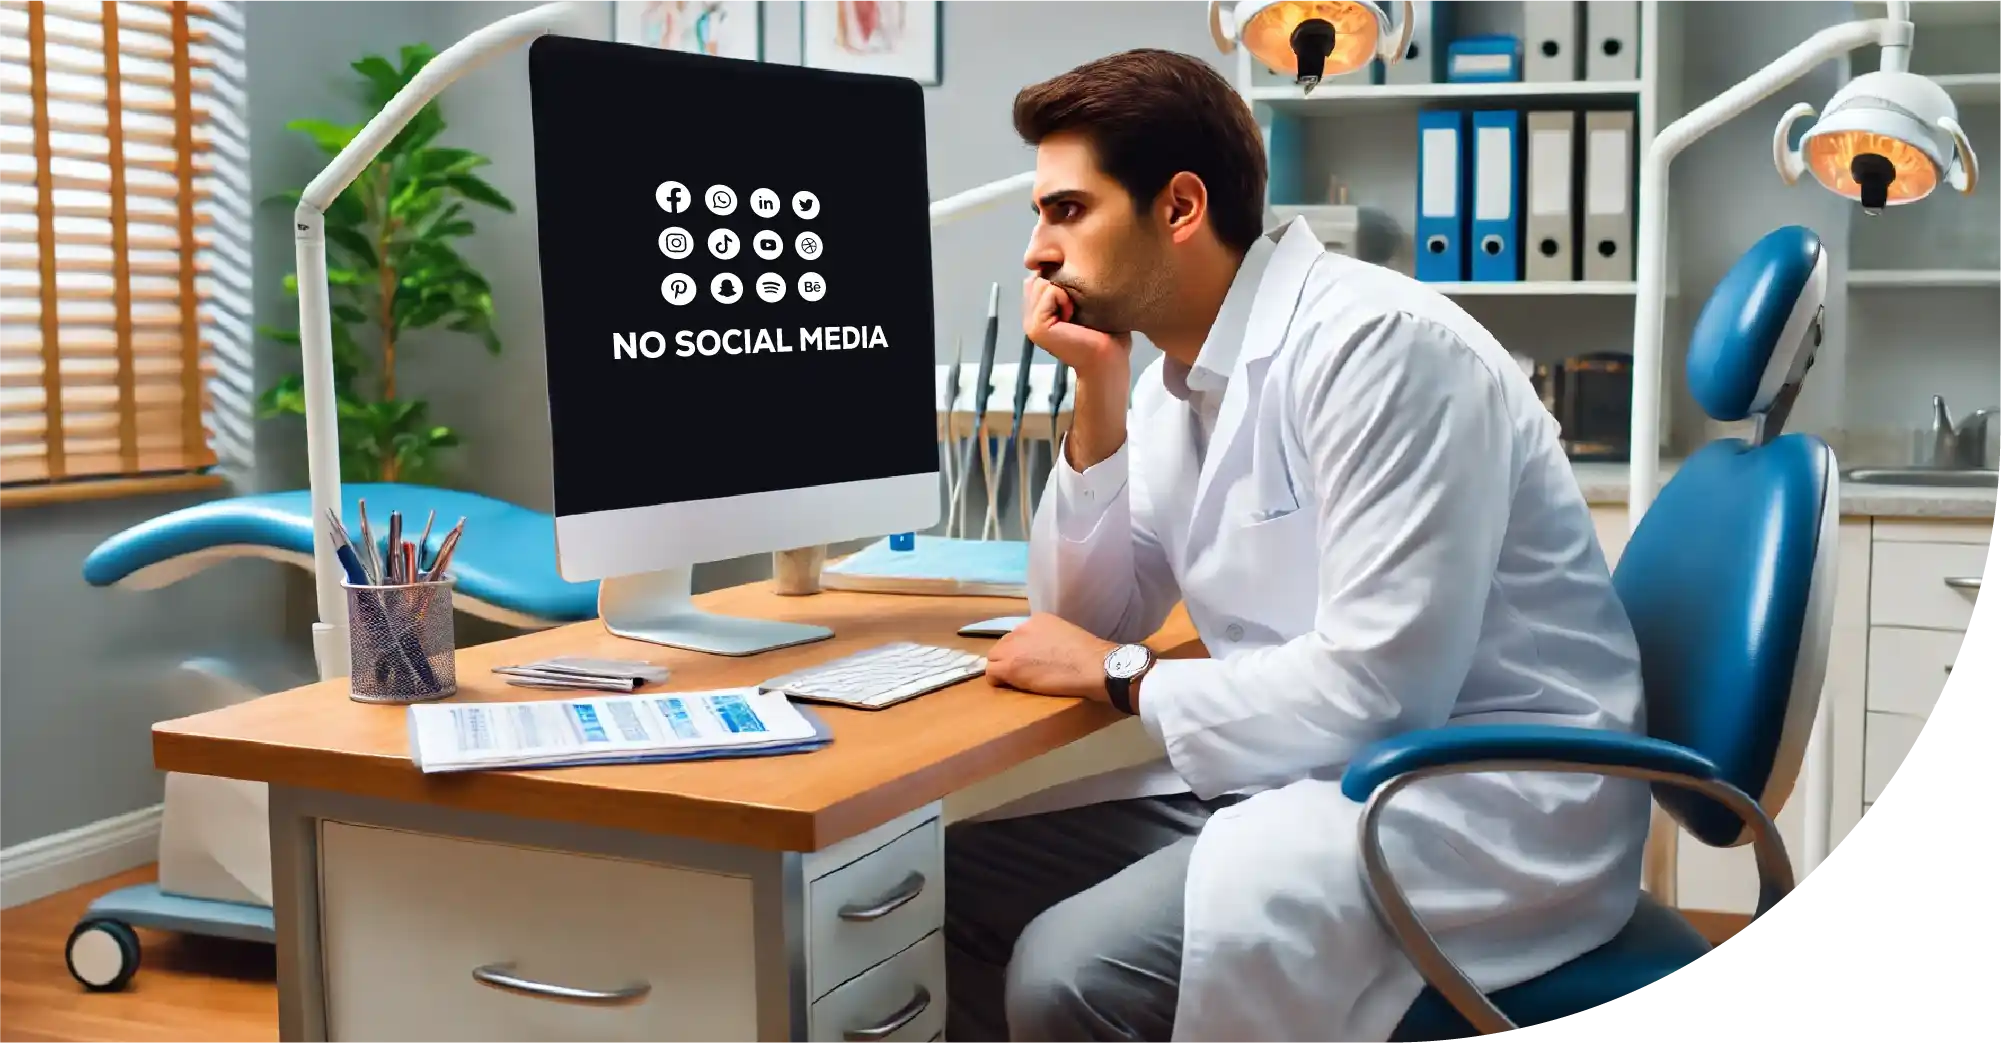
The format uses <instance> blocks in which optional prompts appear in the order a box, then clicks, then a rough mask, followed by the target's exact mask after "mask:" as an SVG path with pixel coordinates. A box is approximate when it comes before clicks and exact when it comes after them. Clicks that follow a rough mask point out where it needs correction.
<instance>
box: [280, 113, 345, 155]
mask: <svg viewBox="0 0 2002 1044" xmlns="http://www.w3.org/2000/svg"><path fill="white" fill-rule="evenodd" d="M285 129H286V130H295V131H298V132H299V133H301V134H304V135H305V136H307V137H309V138H311V139H313V143H314V144H315V145H318V146H319V147H320V150H321V151H322V152H325V153H326V154H327V155H329V156H332V155H335V154H337V153H339V152H340V151H341V150H342V149H344V148H347V147H348V142H351V141H353V140H354V137H355V135H356V134H359V133H361V124H359V123H357V124H353V125H351V126H346V127H343V126H341V125H340V124H338V123H329V122H328V121H326V120H315V119H303V120H292V121H290V122H288V123H286V124H285Z"/></svg>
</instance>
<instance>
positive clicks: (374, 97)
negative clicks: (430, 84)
mask: <svg viewBox="0 0 2002 1044" xmlns="http://www.w3.org/2000/svg"><path fill="white" fill-rule="evenodd" d="M353 69H354V71H356V72H358V73H360V74H362V76H364V77H366V78H367V79H368V83H369V92H368V105H369V108H371V109H377V110H380V109H381V108H382V107H383V106H385V105H388V104H389V100H390V99H391V98H394V97H396V92H397V91H400V90H402V89H403V87H404V85H405V84H407V83H409V82H410V79H409V77H407V76H403V75H401V74H399V73H398V72H397V71H396V66H394V65H391V64H389V59H387V58H384V57H382V56H381V55H377V54H371V55H369V56H368V57H366V58H363V59H361V60H360V61H357V62H355V63H354V65H353Z"/></svg>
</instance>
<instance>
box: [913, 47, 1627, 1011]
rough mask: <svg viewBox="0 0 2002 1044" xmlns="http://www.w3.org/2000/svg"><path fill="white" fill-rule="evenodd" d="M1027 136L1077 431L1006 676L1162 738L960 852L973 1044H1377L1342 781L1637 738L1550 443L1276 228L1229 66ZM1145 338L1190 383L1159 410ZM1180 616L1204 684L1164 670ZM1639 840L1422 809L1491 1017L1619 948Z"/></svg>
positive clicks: (957, 956) (1172, 391) (1498, 396)
mask: <svg viewBox="0 0 2002 1044" xmlns="http://www.w3.org/2000/svg"><path fill="white" fill-rule="evenodd" d="M1014 117H1015V125H1016V129H1017V131H1018V132H1019V133H1020V134H1021V135H1022V137H1023V138H1024V139H1025V140H1026V141H1028V142H1029V143H1031V144H1033V145H1035V146H1036V150H1037V152H1036V184H1035V190H1034V193H1035V194H1034V207H1035V211H1036V214H1037V218H1038V220H1037V223H1036V226H1035V231H1034V233H1033V235H1032V237H1031V240H1030V244H1029V250H1028V255H1027V257H1026V263H1027V265H1028V267H1029V269H1030V270H1031V273H1032V274H1031V275H1030V276H1029V278H1028V279H1027V280H1026V283H1025V286H1024V296H1023V326H1024V328H1025V330H1026V332H1027V334H1028V336H1029V337H1030V338H1031V339H1033V340H1034V341H1035V343H1037V344H1038V345H1040V346H1042V347H1043V348H1044V349H1046V350H1048V351H1049V352H1050V353H1051V354H1052V355H1054V356H1056V357H1057V358H1058V359H1060V360H1062V361H1064V362H1065V363H1067V364H1069V365H1070V366H1071V367H1073V368H1074V370H1075V372H1076V375H1077V399H1076V411H1075V421H1074V425H1073V427H1072V428H1071V430H1070V433H1069V434H1068V436H1067V437H1066V438H1065V439H1064V443H1063V448H1062V453H1061V455H1060V461H1059V463H1058V464H1057V466H1056V473H1055V476H1054V477H1053V479H1052V483H1051V487H1050V492H1049V493H1047V494H1046V495H1045V496H1044V498H1043V500H1042V503H1041V504H1040V505H1039V508H1038V511H1037V514H1036V519H1035V526H1034V530H1033V533H1032V535H1031V562H1032V565H1031V572H1030V591H1031V594H1030V603H1031V609H1032V610H1033V615H1032V616H1031V617H1030V619H1029V620H1028V621H1027V622H1026V623H1025V624H1024V625H1023V626H1021V627H1020V628H1019V629H1018V630H1016V631H1015V632H1014V633H1013V634H1011V635H1009V636H1007V637H1005V638H1003V639H1002V640H1000V641H999V642H997V643H996V644H995V645H994V647H993V649H992V652H991V656H990V666H989V673H990V675H991V676H992V677H994V678H995V679H996V680H998V681H1000V682H1002V683H1005V684H1008V685H1010V686H1013V687H1016V688H1019V689H1025V690H1029V691H1033V692H1039V693H1045V694H1049V695H1052V696H1065V697H1083V698H1089V699H1095V700H1105V701H1108V702H1110V703H1112V704H1113V706H1115V707H1117V708H1119V709H1121V710H1124V711H1126V712H1128V713H1133V714H1137V715H1138V716H1139V717H1140V718H1141V719H1142V720H1143V721H1144V723H1145V727H1146V729H1147V730H1148V731H1149V732H1150V733H1151V734H1152V735H1153V736H1154V737H1155V738H1156V739H1158V740H1159V741H1160V742H1161V743H1162V744H1163V745H1164V747H1165V751H1166V757H1165V759H1163V760H1161V761H1160V762H1158V763H1155V764H1151V765H1143V766H1140V767H1139V768H1137V769H1133V770H1127V771H1121V772H1116V773H1111V774H1108V775H1105V776H1101V777H1097V778H1093V779H1089V780H1084V781H1079V782H1077V783H1073V784H1069V785H1066V786H1063V787H1059V788H1056V789H1055V790H1054V791H1052V792H1048V793H1045V794H1042V795H1036V796H1033V797H1031V798H1030V799H1027V800H1026V801H1025V802H1023V803H1020V804H1018V805H1017V806H1015V807H1012V808H1008V809H1004V810H1002V812H1001V815H1000V816H998V817H989V818H987V819H984V820H982V821H978V822H971V823H961V824H955V825H954V826H953V827H952V828H951V829H949V830H948V832H947V841H946V860H947V863H946V904H947V914H946V942H947V952H948V977H949V982H950V994H951V996H950V1008H949V1011H950V1014H949V1016H948V1018H949V1021H948V1027H947V1038H948V1039H952V1040H961V1041H966V1040H1000V1039H1014V1040H1164V1039H1169V1038H1170V1037H1173V1038H1174V1039H1182V1040H1337V1041H1341V1040H1383V1039H1385V1038H1386V1037H1387V1036H1388V1035H1389V1034H1390V1033H1391V1032H1392V1030H1393V1029H1394V1027H1395V1026H1396V1024H1397V1022H1398V1021H1399V1019H1400V1018H1401V1017H1402V1015H1403V1013H1404V1012H1405V1010H1406V1009H1407V1008H1408V1007H1409V1005H1410V1004H1411V1003H1412V1001H1413V1000H1414V999H1415V998H1416V997H1417V995H1418V993H1419V991H1420V989H1421V988H1422V983H1421V980H1420V979H1419V977H1418V975H1417V973H1416V971H1415V970H1414V969H1413V968H1412V966H1411V965H1410V963H1409V961H1407V960H1406V959H1405V958H1404V956H1403V955H1402V953H1401V951H1399V950H1398V949H1397V947H1396V945H1395V943H1394V941H1393V940H1392V938H1391V937H1390V936H1389V935H1388V934H1387V933H1386V932H1385V931H1384V930H1383V929H1382V928H1381V927H1380V926H1379V925H1378V923H1377V921H1376V920H1375V918H1374V917H1373V915H1372V913H1371V911H1370V908H1369V905H1368V902H1367V900H1366V897H1365V894H1364V891H1363V889H1362V887H1361V884H1360V868H1359V857H1358V854H1357V838H1356V828H1357V822H1358V819H1359V814H1360V811H1361V806H1359V805H1358V804H1356V803H1355V802H1353V801H1350V800H1349V799H1348V798H1346V797H1344V796H1343V795H1342V793H1341V792H1340V790H1339V783H1338V781H1339V778H1340V775H1341V772H1342V770H1343V768H1344V767H1345V766H1346V765H1347V763H1348V762H1349V760H1350V758H1351V757H1353V755H1354V754H1355V752H1356V751H1357V750H1358V749H1359V748H1361V747H1363V746H1364V745H1366V744H1369V743H1371V742H1372V741H1375V740H1378V739H1381V738H1383V737H1386V736H1392V735H1395V734H1399V733H1402V732H1406V731H1409V730H1413V729H1422V728H1431V727H1439V726H1454V725H1461V724H1474V723H1498V722H1542V723H1551V724H1561V725H1569V726H1580V727H1586V728H1603V729H1610V730H1616V731H1633V730H1638V729H1640V728H1641V726H1642V720H1641V718H1642V705H1641V690H1640V673H1639V658H1638V652H1637V650H1636V647H1635V642H1634V638H1633V634H1632V630H1631V628H1630V626H1629V624H1628V622H1627V619H1626V616H1625V614H1624V612H1623V611H1622V609H1621V607H1620V605H1619V603H1618V601H1617V598H1616V595H1615V593H1614V590H1613V588H1612V584H1611V578H1610V575H1609V572H1608V569H1607V566H1606V562H1605V559H1604V557H1603V554H1602V553H1601V551H1600V549H1599V546H1598V543H1597V541H1596V538H1595V536H1594V533H1593V529H1592V526H1591V523H1590V519H1589V515H1588V512H1587V508H1586V506H1585V503H1584V501H1583V498H1582V496H1581V495H1580V493H1579V489H1578V485H1577V481H1576V479H1575V477H1574V476H1573V473H1572V471H1571V468H1570V465H1569V462H1568V461H1567V460H1566V459H1565V456H1564V453H1563V452H1562V450H1561V449H1560V447H1559V444H1558V441H1557V433H1556V425H1555V422H1554V420H1553V419H1552V418H1551V416H1550V415H1549V413H1548V411H1546V410H1545V409H1544V408H1543V406H1542V405H1541V403H1540V402H1539V401H1538V400H1537V397H1536V396H1535V394H1534V393H1533V391H1532V389H1531V387H1530V385H1529V383H1528V381H1527V380H1526V379H1525V378H1524V376H1523V374H1522V372H1521V370H1520V369H1519V368H1518V367H1516V366H1515V365H1514V364H1513V363H1512V362H1511V359H1510V357H1509V355H1508V353H1507V352H1506V351H1505V350H1504V349H1503V348H1502V346H1501V345H1499V344H1497V343H1496V342H1495V340H1494V338H1493V337H1492V336H1490V335H1489V334H1488V332H1487V331H1486V330H1484V329H1482V327H1481V326H1480V324H1478V323H1476V322H1475V321H1474V320H1473V319H1471V318H1470V317H1468V316H1467V314H1466V313H1465V312H1463V311H1461V310H1460V309H1459V308H1458V307H1456V306H1455V305H1454V304H1453V303H1452V302H1451V301H1449V300H1447V299H1446V298H1445V297H1443V296H1441V295H1440V294H1439V293H1437V292H1436V291H1434V290H1432V289H1430V288H1428V287H1426V286H1424V285H1423V284H1421V283H1418V282H1415V281H1413V280H1411V279H1409V278H1406V277H1404V276H1402V275H1400V274H1397V273H1395V272H1393V271H1390V270H1388V269H1385V268H1380V267H1376V266H1373V265H1369V264H1366V263H1363V262H1359V261H1356V260H1354V259H1351V258H1347V257H1342V256H1339V255H1334V254H1330V253H1328V252H1326V251H1325V249H1324V248H1323V246H1322V245H1321V244H1320V243H1319V242H1317V241H1316V239H1315V237H1314V235H1313V234H1312V233H1311V232H1310V230H1309V229H1308V228H1307V227H1306V225H1305V224H1304V223H1302V222H1299V221H1295V222H1293V223H1292V224H1290V225H1287V226H1285V227H1283V228H1280V229H1277V230H1274V231H1270V232H1267V231H1266V230H1265V229H1264V227H1263V221H1264V216H1265V209H1264V196H1265V163H1264V156H1263V150H1262V148H1261V144H1260V138H1259V132H1258V129H1257V127H1256V126H1255V124H1254V123H1253V121H1252V119H1251V116H1250V113H1249V111H1248V110H1247V108H1246V106H1245V104H1244V102H1243V101H1242V100H1241V99H1240V96H1239V95H1237V94H1236V93H1235V92H1234V91H1233V90H1232V89H1231V87H1230V85H1229V84H1228V83H1227V82H1226V81H1224V80H1223V79H1222V78H1221V77H1220V76H1218V75H1217V74H1216V73H1215V72H1214V71H1212V70H1211V69H1210V68H1209V67H1208V66H1207V65H1205V64H1203V63H1202V62H1200V61H1197V60H1195V59H1192V58H1188V57H1185V56H1181V55H1175V54H1170V53H1165V52H1159V51H1136V52H1129V53H1126V54H1121V55H1115V56H1112V57H1109V58H1106V59H1103V60H1100V61H1098V62H1094V63H1091V64H1088V65H1086V66H1083V67H1080V68H1079V69H1076V70H1074V71H1072V72H1070V73H1067V74H1065V75H1062V76H1058V77H1056V78H1054V79H1052V80H1050V81H1047V82H1045V83H1041V84H1037V85H1034V86H1032V87H1029V88H1027V89H1025V90H1024V91H1023V92H1022V93H1021V94H1020V95H1019V96H1018V97H1017V99H1016V102H1015V112H1014ZM1351 147H1353V148H1357V149H1364V148H1371V147H1374V146H1373V145H1371V144H1370V143H1368V142H1360V141H1359V142H1355V143H1353V144H1352V146H1351ZM1134 333H1140V334H1144V335H1145V336H1146V337H1147V339H1148V340H1149V341H1151V342H1153V343H1154V344H1155V345H1156V346H1158V347H1159V348H1160V349H1161V352H1162V355H1163V358H1162V359H1161V360H1160V361H1159V362H1157V363H1156V364H1154V365H1153V366H1150V367H1149V368H1148V370H1147V371H1146V372H1144V373H1142V374H1140V375H1139V378H1138V380H1137V381H1135V380H1133V379H1132V375H1131V370H1130V362H1129V351H1130V347H1131V336H1132V335H1133V334H1134ZM1129 389H1130V392H1129ZM1178 600H1179V601H1181V602H1182V603H1183V604H1184V605H1186V607H1187V609H1188V612H1189V615H1190V617H1191V619H1192V620H1193V622H1194V624H1195V626H1196V629H1197V631H1198V632H1199V633H1200V635H1201V637H1202V639H1203V642H1204V644H1205V646H1206V647H1207V650H1208V652H1209V655H1210V658H1207V659H1183V660H1165V661H1161V662H1159V663H1155V662H1153V657H1152V654H1151V652H1150V651H1149V650H1147V649H1146V648H1145V647H1144V645H1141V644H1139V643H1142V642H1144V641H1145V639H1146V638H1147V637H1148V636H1149V635H1150V634H1151V633H1153V632H1154V631H1155V630H1156V629H1158V627H1159V626H1160V625H1161V623H1162V622H1163V620H1164V618H1165V616H1166V614H1167V613H1168V612H1169V611H1170V610H1171V608H1172V607H1173V606H1174V605H1175V603H1176V602H1177V601H1178ZM1647 816H1648V797H1647V793H1646V789H1645V787H1644V786H1643V785H1641V784H1638V783H1634V782H1631V781H1616V780H1604V779H1600V778H1598V777H1593V776H1586V775H1560V774H1555V773H1508V774H1499V773H1490V774H1481V775H1462V776H1455V777H1448V778H1442V779H1436V780H1429V781H1427V782H1424V783H1420V784H1418V785H1416V786H1414V787H1412V788H1411V789H1409V790H1407V791H1405V792H1404V793H1403V794H1402V795H1401V796H1400V797H1399V799H1398V800H1397V801H1396V802H1395V803H1394V804H1393V806H1392V808H1391V810H1390V811H1389V812H1388V813H1387V815H1386V817H1385V819H1384V831H1383V836H1384V843H1385V848H1386V852H1387V858H1388V860H1389V863H1390V866H1391V867H1392V869H1393V870H1395V872H1396V874H1397V877H1398V879H1399V881H1400V882H1401V884H1402V885H1403V886H1404V888H1405V889H1406V890H1407V894H1408V895H1409V897H1410V898H1411V900H1412V902H1413V903H1414V904H1415V906H1416V909H1417V911H1418V913H1419V916H1420V917H1421V919H1422V920H1423V921H1424V923H1425V924H1426V925H1427V926H1428V927H1429V928H1430V929H1431V930H1432V932H1433V933H1434V935H1435V937H1436V938H1437V939H1438V940H1439V942H1440V944H1441V946H1442V947H1443V948H1444V949H1445V951H1446V953H1447V955H1448V956H1449V957H1451V958H1453V959H1454V960H1455V961H1457V962H1458V963H1459V964H1460V965H1461V967H1462V968H1464V969H1465V970H1466V971H1467V972H1468V974H1469V975H1470V976H1471V977H1472V978H1473V979H1474V981H1475V983H1476V985H1478V986H1480V987H1481V988H1483V989H1487V990H1493V989H1497V988H1500V987H1503V986H1506V985H1511V984H1513V983H1516V982H1520V981H1523V980H1525V979H1527V978H1530V977H1533V976H1535V975H1538V974H1541V973H1543V972H1545V971H1547V970H1549V969H1551V968H1554V967H1556V966H1557V965H1559V964H1561V963H1563V962H1565V961H1566V960H1569V959H1571V958H1573V957H1575V956H1577V955H1579V954H1582V953H1584V952H1586V951H1588V950H1590V949H1592V948H1593V947H1596V946H1598V945H1599V944H1601V943H1603V942H1605V941H1606V940H1607V939H1609V938H1611V937H1612V936H1613V935H1614V933H1615V932H1616V931H1618V929H1619V928H1620V926H1621V925H1622V924H1623V923H1624V922H1625V921H1626V919H1627V917H1628V916H1629V914H1630V913H1631V912H1632V909H1633V907H1634V904H1635V902H1636V900H1637V898H1638V895H1639V889H1640V869H1641V865H1640V864H1641V850H1642V845H1643V842H1644V840H1645V836H1646V831H1647Z"/></svg>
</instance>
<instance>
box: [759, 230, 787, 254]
mask: <svg viewBox="0 0 2002 1044" xmlns="http://www.w3.org/2000/svg"><path fill="white" fill-rule="evenodd" d="M785 248H786V241H785V240H783V239H780V238H779V234H778V233H777V232H774V231H772V230H771V229H769V228H767V229H764V230H762V231H760V232H759V233H758V234H757V235H755V236H752V237H751V249H752V250H755V251H757V252H758V256H759V257H762V258H764V259H765V260H767V261H770V260H772V259H774V258H776V257H778V256H779V254H780V253H782V252H784V250H785Z"/></svg>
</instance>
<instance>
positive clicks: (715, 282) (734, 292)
mask: <svg viewBox="0 0 2002 1044" xmlns="http://www.w3.org/2000/svg"><path fill="white" fill-rule="evenodd" d="M709 296H711V297H713V298H715V299H716V300H718V301H721V302H723V303H724V304H736V303H737V298H739V297H742V296H744V281H743V280H741V279H738V278H737V277H736V276H735V275H734V274H732V273H729V272H719V273H717V275H716V278H714V279H711V280H710V281H709Z"/></svg>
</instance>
